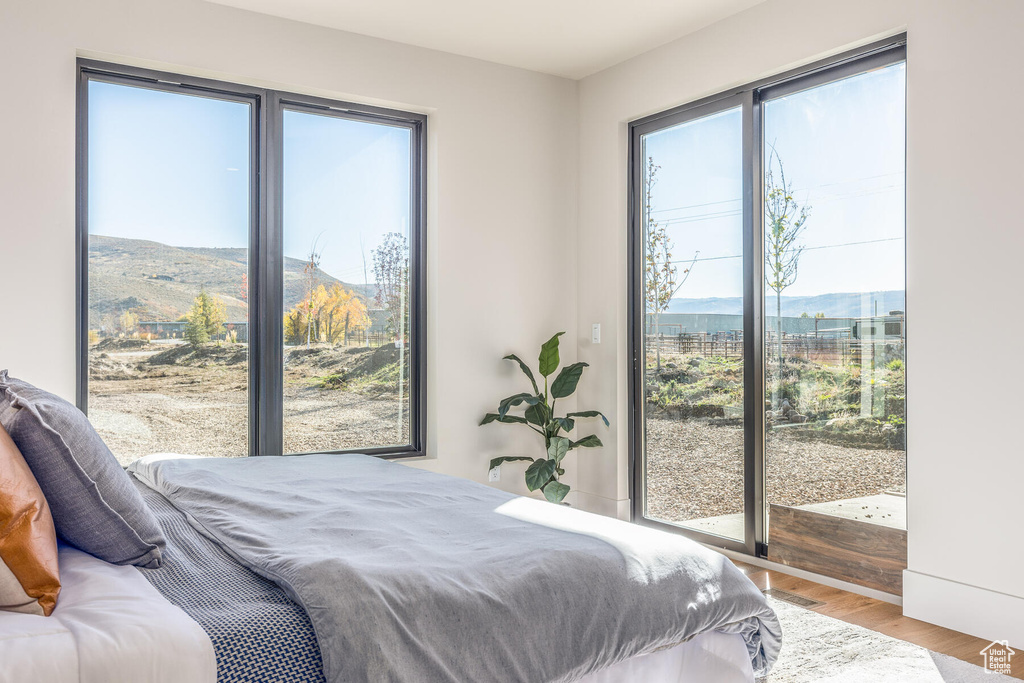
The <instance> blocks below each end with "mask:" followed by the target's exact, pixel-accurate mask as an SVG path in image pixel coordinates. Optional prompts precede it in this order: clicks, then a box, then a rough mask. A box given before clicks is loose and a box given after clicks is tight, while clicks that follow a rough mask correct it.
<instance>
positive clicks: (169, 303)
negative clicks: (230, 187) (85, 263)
mask: <svg viewBox="0 0 1024 683" xmlns="http://www.w3.org/2000/svg"><path fill="white" fill-rule="evenodd" d="M246 259H247V250H246V249H212V248H201V247H172V246H169V245H167V244H161V243H160V242H152V241H149V240H135V239H128V238H124V237H106V236H103V235H90V236H89V327H90V328H93V329H96V328H99V327H100V326H101V325H109V324H111V323H112V320H113V319H116V318H117V317H118V316H120V315H121V313H122V312H124V311H125V310H127V309H130V308H131V309H135V310H136V311H138V310H139V309H142V312H141V313H140V317H141V318H142V319H143V320H146V319H149V320H177V319H178V318H180V317H181V316H183V315H185V313H187V312H188V310H189V308H191V306H192V301H193V300H194V299H195V297H196V295H197V294H198V293H199V290H200V289H205V290H206V292H207V293H208V294H212V295H215V296H217V297H219V298H220V299H221V301H223V302H224V305H225V307H226V308H227V318H228V320H229V321H242V320H245V319H246V316H247V306H246V302H245V300H244V299H243V293H242V286H243V282H244V276H245V274H246V272H247V268H246ZM284 261H285V264H284V303H285V310H288V309H290V308H292V307H293V306H295V304H297V303H298V302H299V301H301V300H302V298H303V296H304V293H305V274H304V273H303V269H304V268H305V265H306V264H305V262H304V261H302V260H301V259H294V258H285V260H284ZM316 275H317V280H318V282H319V283H320V284H323V285H324V286H325V287H327V288H328V289H330V288H331V287H332V286H334V285H335V284H340V285H341V286H342V287H344V288H345V289H348V290H355V291H356V293H357V294H358V295H359V296H361V297H363V298H364V300H367V303H368V305H372V304H371V299H372V297H373V294H374V291H375V288H374V286H373V285H356V284H350V283H347V282H342V281H341V280H338V279H337V278H334V277H332V276H331V275H329V274H328V273H325V272H324V271H322V270H319V269H318V271H317V274H316Z"/></svg>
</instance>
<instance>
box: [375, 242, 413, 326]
mask: <svg viewBox="0 0 1024 683" xmlns="http://www.w3.org/2000/svg"><path fill="white" fill-rule="evenodd" d="M373 274H374V277H375V278H376V282H377V305H378V306H380V307H381V308H383V309H384V310H385V311H387V314H388V327H389V329H390V330H391V331H392V332H393V333H395V334H398V335H400V334H401V333H402V330H404V329H406V328H407V325H406V324H405V323H406V320H405V318H406V316H408V314H409V310H408V306H407V305H406V303H407V301H406V296H405V290H406V287H407V284H408V279H409V243H408V241H407V240H406V238H405V235H401V234H399V233H397V232H389V233H388V234H387V235H385V236H384V241H383V242H381V244H380V246H378V247H377V248H376V249H374V251H373Z"/></svg>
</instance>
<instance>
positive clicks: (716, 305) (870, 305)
mask: <svg viewBox="0 0 1024 683" xmlns="http://www.w3.org/2000/svg"><path fill="white" fill-rule="evenodd" d="M905 307H906V304H905V297H904V292H903V290H888V291H884V292H871V293H869V294H860V293H856V292H835V293H831V294H816V295H814V296H783V297H782V315H783V317H793V318H798V317H800V315H801V314H803V313H806V314H807V315H809V316H813V315H814V314H815V313H824V314H825V316H826V317H829V318H858V317H866V316H871V315H875V314H877V315H886V314H887V313H889V311H902V310H905ZM667 312H668V313H721V314H724V315H740V314H742V313H743V299H742V298H740V297H738V296H736V297H722V298H718V297H708V298H705V299H682V298H679V299H672V301H671V302H670V303H669V305H668V311H667ZM765 315H769V316H774V315H775V295H774V294H771V293H769V296H768V297H767V299H766V301H765Z"/></svg>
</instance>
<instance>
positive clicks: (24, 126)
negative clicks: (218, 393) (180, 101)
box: [0, 0, 577, 485]
mask: <svg viewBox="0 0 1024 683" xmlns="http://www.w3.org/2000/svg"><path fill="white" fill-rule="evenodd" d="M78 54H84V55H86V56H92V57H100V58H108V59H110V60H111V61H122V62H127V63H133V64H140V65H144V66H156V67H159V68H165V69H167V70H171V71H177V72H182V73H190V74H195V75H203V76H212V77H215V78H221V79H224V80H230V81H236V82H246V83H252V84H257V85H271V86H277V87H281V88H284V89H290V90H293V91H299V92H309V93H312V94H320V95H325V96H334V97H339V98H343V99H349V100H357V101H367V102H371V103H383V104H387V105H390V106H394V107H399V108H408V109H412V110H415V111H421V112H427V113H428V114H429V116H430V120H429V123H428V130H429V140H428V146H429V177H428V186H429V198H428V207H429V219H428V243H429V244H428V249H429V266H428V267H429V280H430V283H429V287H428V306H429V322H428V334H429V375H430V377H429V387H428V392H429V412H430V415H429V425H430V430H429V433H430V435H429V444H428V453H429V454H430V455H431V456H434V457H435V458H436V459H435V460H429V461H424V462H422V463H420V466H425V467H429V468H431V469H436V470H439V471H443V472H447V473H453V474H459V475H462V476H466V477H470V478H475V479H480V480H484V479H486V469H487V461H488V459H489V458H490V457H493V456H495V455H502V454H507V453H510V452H525V451H527V450H528V449H530V448H534V449H535V448H536V447H537V446H536V444H534V443H532V441H530V440H529V439H528V438H527V437H528V436H531V435H530V434H522V435H519V433H518V431H517V430H515V429H512V428H510V427H507V426H505V425H493V426H490V427H488V428H479V427H477V421H478V420H479V418H480V417H481V416H482V415H483V413H484V412H485V410H486V409H490V408H492V407H493V406H494V405H496V403H497V400H498V399H500V398H501V397H503V396H506V395H508V394H510V393H514V391H516V390H518V389H517V388H516V387H517V386H518V385H517V384H516V382H517V381H518V378H517V377H516V376H515V374H514V373H513V368H511V367H508V366H509V364H508V363H507V362H505V361H502V360H501V357H502V356H504V355H505V354H506V353H509V352H511V351H518V352H520V353H522V354H524V355H527V356H532V357H535V356H536V351H535V350H534V349H535V348H536V346H537V345H539V343H540V341H542V340H543V339H546V338H547V337H548V336H550V335H551V334H552V333H553V332H554V331H557V330H567V331H570V332H571V331H573V330H575V327H576V318H575V286H576V282H575V265H574V264H575V253H574V252H573V250H572V249H571V244H572V238H573V230H574V226H575V202H576V196H575V192H574V187H575V173H576V169H575V165H576V156H577V155H576V128H575V126H576V84H575V82H573V81H569V80H565V79H560V78H556V77H552V76H546V75H540V74H536V73H533V72H528V71H524V70H520V69H514V68H509V67H503V66H498V65H494V64H489V63H486V62H482V61H478V60H473V59H468V58H463V57H457V56H454V55H450V54H445V53H440V52H434V51H430V50H425V49H421V48H415V47H410V46H405V45H400V44H397V43H390V42H387V41H382V40H377V39H372V38H366V37H362V36H357V35H353V34H348V33H343V32H339V31H334V30H330V29H325V28H318V27H314V26H312V25H307V24H302V23H297V22H291V21H286V20H282V19H277V18H272V17H269V16H264V15H259V14H255V13H250V12H245V11H240V10H235V9H231V8H227V7H223V6H220V5H213V4H208V3H205V2H200V1H199V0H174V1H173V2H171V1H167V0H90V1H89V2H77V1H76V0H62V1H41V2H13V1H4V2H2V3H0V62H2V63H3V64H4V66H5V78H4V80H5V86H6V87H5V90H6V94H5V96H4V98H3V101H2V103H0V207H2V210H0V273H2V276H3V281H4V283H5V286H4V293H3V294H2V295H0V367H7V368H10V371H11V374H12V375H14V376H17V377H22V378H24V379H26V380H28V381H31V382H33V383H36V384H39V385H41V386H43V387H46V388H49V389H51V390H52V391H54V392H56V393H58V394H60V395H62V396H64V397H66V398H68V399H71V398H73V395H74V389H75V384H74V383H75V379H74V378H75V373H74V368H75V361H74V351H75V344H74V333H75V309H74V306H75V253H74V235H75V232H74V230H75V83H76V80H75V79H76V71H75V59H76V56H77V55H78ZM548 301H556V302H562V305H557V306H556V305H548V304H546V303H545V302H548ZM471 330H473V331H475V332H471ZM566 347H567V349H566V351H567V353H566V356H567V357H568V358H569V359H570V360H572V359H573V358H574V356H575V341H574V340H571V338H570V339H569V340H568V341H567V343H566ZM516 372H518V370H517V371H516ZM517 435H518V436H517ZM511 474H512V473H511V472H509V476H508V477H506V480H507V482H508V484H509V485H511V484H512V482H514V481H515V480H516V479H517V477H513V476H511ZM504 483H506V482H503V484H504Z"/></svg>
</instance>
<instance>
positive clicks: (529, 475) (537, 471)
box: [526, 458, 555, 491]
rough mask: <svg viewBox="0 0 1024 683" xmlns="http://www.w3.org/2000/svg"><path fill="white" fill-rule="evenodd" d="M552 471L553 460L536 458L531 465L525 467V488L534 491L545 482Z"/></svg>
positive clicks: (553, 470)
mask: <svg viewBox="0 0 1024 683" xmlns="http://www.w3.org/2000/svg"><path fill="white" fill-rule="evenodd" d="M554 473H555V461H554V460H548V459H547V458H537V459H536V460H534V461H533V464H532V465H530V466H529V467H527V468H526V488H528V489H530V490H531V491H536V490H537V489H539V488H541V487H543V486H544V485H545V484H547V483H548V481H549V480H550V479H551V476H552V475H553V474H554Z"/></svg>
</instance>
